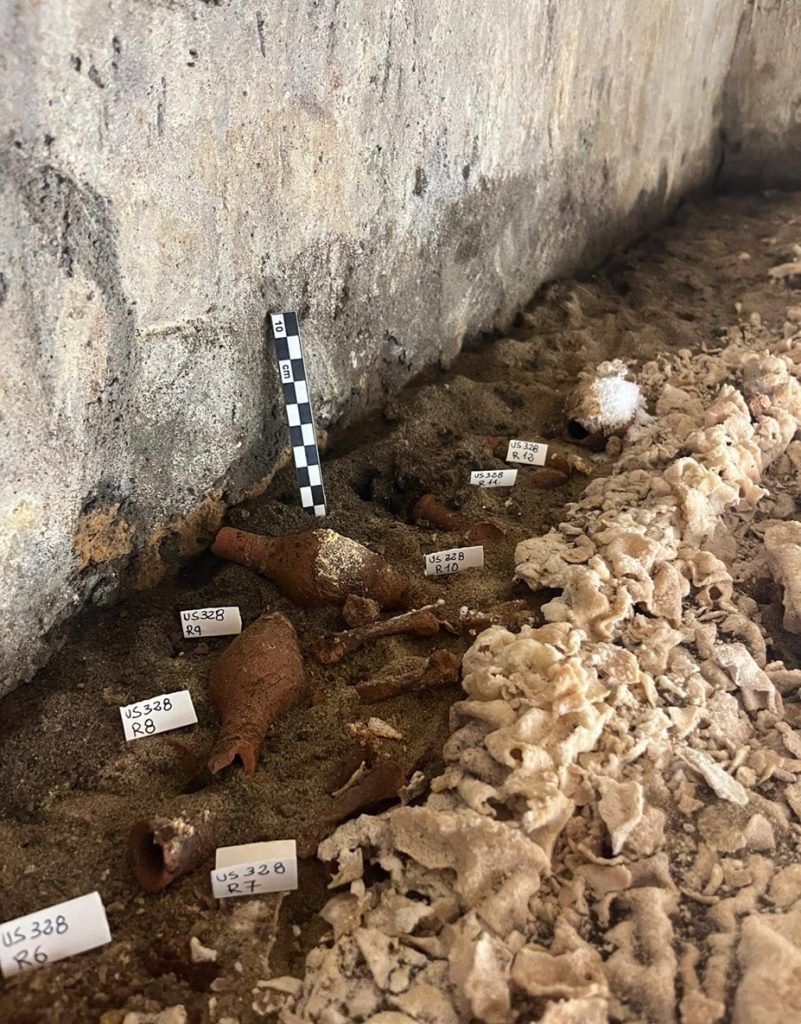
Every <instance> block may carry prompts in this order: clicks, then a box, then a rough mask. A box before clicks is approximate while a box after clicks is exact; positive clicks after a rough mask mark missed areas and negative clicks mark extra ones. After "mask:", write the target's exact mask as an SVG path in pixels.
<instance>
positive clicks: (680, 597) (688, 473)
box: [279, 325, 801, 1024]
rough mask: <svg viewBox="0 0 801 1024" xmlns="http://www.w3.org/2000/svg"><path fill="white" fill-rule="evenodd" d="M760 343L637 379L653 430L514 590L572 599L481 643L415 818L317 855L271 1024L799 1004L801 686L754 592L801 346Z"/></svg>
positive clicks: (631, 434)
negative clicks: (749, 581) (327, 867)
mask: <svg viewBox="0 0 801 1024" xmlns="http://www.w3.org/2000/svg"><path fill="white" fill-rule="evenodd" d="M764 343H765V338H764V333H760V330H759V327H758V325H752V328H751V329H749V330H747V331H741V330H740V329H738V330H737V331H732V332H731V336H730V339H729V344H728V346H727V347H725V348H724V349H723V350H722V351H720V352H719V353H715V354H708V353H702V354H700V355H697V356H692V355H691V354H690V353H689V352H680V353H678V354H672V355H671V356H670V358H669V359H668V358H666V359H665V360H663V361H660V362H658V363H650V364H647V365H646V366H645V367H643V369H642V373H641V380H642V382H643V386H644V388H645V389H646V391H647V392H648V393H649V394H650V396H651V398H652V400H653V402H654V407H655V416H654V417H653V418H652V419H650V420H647V419H646V418H645V417H641V418H640V421H638V422H636V423H635V424H634V425H632V426H631V427H630V429H629V431H628V433H627V436H626V440H625V445H624V448H623V453H622V456H621V458H620V460H619V461H618V463H617V466H616V468H615V472H614V473H613V474H612V475H611V476H609V477H608V478H606V479H602V480H600V479H599V480H594V481H593V482H592V483H591V484H590V485H589V487H588V488H587V490H586V491H585V493H584V495H583V497H582V498H581V500H580V501H578V502H577V503H576V504H575V505H573V506H570V507H569V510H568V515H567V519H566V521H565V522H564V523H562V524H561V525H560V527H559V528H558V529H556V530H554V531H552V532H551V533H550V534H549V535H548V536H547V537H545V538H533V539H532V540H530V541H526V542H524V543H522V544H520V545H519V547H518V549H517V553H516V570H517V575H518V577H519V578H520V579H523V580H525V581H526V582H527V583H529V584H530V586H531V587H532V588H534V589H539V588H541V587H549V588H554V589H556V590H558V591H559V594H558V596H556V597H555V598H554V599H553V600H551V601H550V602H549V603H547V604H546V605H545V606H544V609H543V612H544V614H545V617H546V624H545V625H543V626H541V627H539V628H531V627H528V626H524V627H523V628H522V629H521V630H520V632H519V633H518V634H513V633H510V632H508V631H507V630H505V629H504V628H502V627H500V626H493V627H491V628H490V629H488V630H486V631H485V632H483V633H482V634H481V635H480V636H479V637H478V638H477V639H476V641H475V643H474V644H473V646H472V647H471V648H470V650H469V651H468V652H467V654H466V655H465V658H464V666H463V687H464V690H465V699H464V700H462V701H460V702H459V703H457V704H456V705H455V706H454V708H453V709H452V713H451V723H452V735H451V737H450V739H449V740H448V742H447V744H446V746H445V749H444V759H445V762H446V769H445V771H444V773H443V774H442V775H441V776H439V777H438V778H436V779H434V780H433V781H432V784H431V792H430V794H429V796H428V798H427V800H426V801H425V803H424V804H422V805H419V806H412V805H408V806H401V807H398V808H395V809H393V810H391V811H388V812H386V813H385V814H383V815H381V816H378V817H374V816H370V815H362V816H361V817H360V818H358V819H356V820H354V821H350V822H347V823H345V824H344V825H342V826H340V827H339V828H338V829H337V830H336V832H335V833H334V834H333V835H332V836H331V837H329V838H328V839H327V840H326V841H325V842H323V843H322V845H321V847H320V849H319V855H320V856H321V857H322V858H323V859H325V860H327V861H334V862H338V867H339V871H338V874H337V875H336V877H335V879H334V882H333V883H332V884H333V886H334V887H344V888H343V891H341V892H339V893H337V894H336V895H334V896H333V898H332V899H331V900H330V901H329V903H328V904H327V905H326V907H325V910H324V912H323V916H324V918H325V920H326V921H327V922H328V923H329V925H330V927H331V931H330V933H329V934H328V936H327V937H324V939H323V940H322V941H321V943H320V945H319V946H318V947H316V948H315V949H314V950H313V951H312V952H311V954H310V955H309V957H308V960H307V967H306V974H305V977H304V979H303V986H302V990H301V992H300V994H299V995H298V997H297V999H296V1000H294V999H293V1000H292V1001H291V1002H287V1003H286V1004H285V1005H284V1007H283V1008H282V1009H281V1010H280V1011H279V1019H280V1020H281V1021H282V1022H283V1024H300V1022H315V1024H346V1022H347V1021H353V1020H356V1021H364V1022H368V1024H409V1022H414V1021H419V1022H426V1024H459V1022H466V1021H469V1020H475V1021H483V1022H487V1024H506V1022H516V1024H523V1022H529V1021H534V1020H535V1019H536V1020H538V1021H542V1022H548V1024H556V1022H576V1024H577V1022H579V1021H580V1022H582V1024H588V1022H589V1024H605V1022H607V1021H609V1020H610V1019H613V1020H615V1021H619V1022H631V1024H634V1022H642V1021H648V1022H649V1024H715V1022H723V1021H728V1020H731V1021H734V1022H735V1024H746V1022H749V1024H759V1022H762V1024H768V1022H773V1021H777V1022H778V1021H779V1020H783V1019H786V1012H787V1007H791V1006H792V1007H798V1006H799V1005H801V970H799V968H798V964H799V963H801V959H799V953H798V945H799V936H801V900H796V901H795V902H794V901H793V900H794V895H793V891H792V880H791V879H790V878H789V877H786V878H785V875H784V873H782V874H779V875H777V874H776V871H775V868H774V862H773V860H772V859H771V858H772V856H776V857H779V856H780V855H783V856H785V857H786V858H787V860H788V862H791V861H792V859H794V857H795V854H794V852H793V851H794V845H795V842H796V840H795V837H794V830H797V829H798V828H799V826H797V825H793V824H791V809H792V813H794V814H796V815H798V816H799V817H801V795H799V794H801V782H800V781H799V775H800V774H801V757H799V754H801V736H799V734H798V733H797V732H796V729H795V727H796V726H797V725H801V716H799V715H792V716H789V717H788V708H789V707H790V704H789V703H788V701H789V699H790V697H791V696H792V694H793V693H794V692H795V690H796V689H797V688H798V685H799V682H801V680H799V679H798V678H797V675H798V674H797V673H796V672H795V671H794V669H793V668H791V667H790V668H788V667H786V666H784V665H783V663H781V662H776V661H773V662H769V663H768V662H767V658H766V649H767V646H766V642H765V638H764V635H763V631H762V630H761V629H760V628H759V622H758V618H759V616H758V611H757V605H756V603H755V602H754V601H753V600H751V598H749V597H746V596H745V595H743V594H742V593H741V592H740V589H739V584H740V582H741V581H742V580H743V579H745V578H746V577H747V576H748V574H749V572H751V571H752V570H753V571H756V568H760V567H761V569H764V567H765V563H764V556H762V555H759V554H758V553H757V554H755V552H754V540H753V538H754V536H757V537H759V534H760V530H761V529H762V528H763V526H764V523H763V522H762V520H761V518H760V516H761V512H760V508H761V506H762V505H763V504H765V502H766V496H767V494H768V487H769V488H771V490H772V491H773V492H774V496H775V494H776V493H777V492H779V491H781V490H782V488H784V487H786V486H787V481H788V480H792V486H794V487H795V493H797V491H798V485H797V483H796V482H795V480H796V477H794V476H793V474H792V473H791V472H790V470H791V468H792V467H789V466H788V464H787V462H786V460H787V459H788V458H789V456H788V455H787V454H785V453H786V452H787V450H788V446H789V445H790V443H791V441H792V438H793V435H794V433H795V431H796V429H797V427H798V424H799V421H801V402H799V401H798V398H799V395H801V390H799V385H798V382H797V380H796V376H797V375H798V373H799V367H798V365H797V363H796V361H795V358H794V356H795V349H794V348H793V342H792V340H783V341H781V342H779V343H778V344H777V345H775V346H774V349H773V352H772V353H767V352H759V351H757V349H758V347H759V344H761V345H762V346H764ZM771 500H774V498H772V499H771ZM757 546H758V545H757ZM760 558H761V559H762V561H761V562H760ZM733 569H735V570H736V574H735V572H733V571H732V570H733ZM777 685H781V688H782V691H783V693H780V692H779V690H778V689H777ZM782 697H784V699H782ZM782 790H784V796H782ZM781 851H784V853H783V854H782V853H781ZM371 864H373V865H376V866H377V867H379V868H380V869H381V872H382V877H383V879H384V880H383V881H380V882H372V883H369V884H368V883H367V881H366V880H365V878H364V874H365V873H366V872H367V870H368V867H369V865H371ZM774 876H775V883H774V885H773V886H772V885H771V881H772V879H774ZM795 895H796V896H801V892H796V893H795ZM782 1013H784V1014H785V1017H782Z"/></svg>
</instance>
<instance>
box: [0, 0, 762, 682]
mask: <svg viewBox="0 0 801 1024" xmlns="http://www.w3.org/2000/svg"><path fill="white" fill-rule="evenodd" d="M743 9H744V5H743V2H742V0H671V2H658V3H647V4H644V3H641V2H639V0H597V2H593V3H587V2H586V0H558V2H557V0H543V2H541V3H531V2H530V0H502V2H501V0H492V2H477V0H448V2H447V3H445V4H442V3H439V4H432V3H430V2H428V0H409V2H407V3H403V4H394V3H392V4H390V3H377V2H375V0H296V2H293V3H288V2H272V3H266V2H264V0H258V2H251V0H238V2H236V3H234V2H229V0H218V2H216V3H207V2H201V0H136V2H135V0H127V2H123V0H106V2H105V3H103V4H98V3H97V2H96V0H42V2H41V3H39V4H29V3H23V2H22V0H18V2H10V3H7V4H4V5H2V11H1V12H0V19H2V24H0V31H1V32H2V39H3V48H2V58H0V117H1V120H2V124H3V135H2V152H1V153H0V250H1V251H2V265H0V345H1V346H2V365H1V366H0V693H2V692H3V691H5V690H8V689H9V688H10V687H11V686H13V685H15V684H16V683H17V682H18V681H20V680H24V679H26V678H29V677H30V675H31V674H32V673H33V671H34V670H35V668H36V667H37V666H38V665H39V664H41V663H42V661H43V660H44V659H45V658H46V656H47V655H48V653H49V652H51V651H52V649H53V648H54V645H56V644H57V642H58V636H59V628H58V627H59V625H60V624H61V623H63V622H64V621H65V620H67V619H68V618H69V616H70V615H71V614H72V613H74V612H75V610H76V609H78V608H79V607H81V605H82V604H84V603H85V602H86V601H87V600H88V599H91V600H94V601H98V602H100V601H105V600H108V599H110V598H112V597H113V596H114V594H115V593H116V592H117V591H118V589H119V587H120V585H121V583H125V584H127V583H131V584H133V585H147V584H148V583H151V582H153V581H154V580H155V579H156V578H158V575H159V573H160V571H161V570H162V567H163V564H164V563H165V562H167V561H170V560H174V559H175V558H179V557H181V556H185V555H188V554H189V553H191V552H192V551H193V550H195V549H196V548H197V547H198V546H199V545H201V544H202V543H203V542H204V541H205V539H206V538H207V536H208V532H209V530H211V529H212V528H213V527H214V525H215V524H216V523H217V522H218V521H219V519H220V516H221V515H222V513H223V511H224V508H225V507H226V504H227V503H230V502H232V501H235V500H237V499H238V498H241V496H242V495H243V494H245V493H247V492H248V491H252V490H253V489H254V488H257V487H258V486H259V485H260V482H263V481H264V479H265V478H266V477H267V476H268V475H269V473H270V471H271V469H272V467H273V466H274V465H275V461H276V458H277V456H278V454H279V453H280V451H281V449H282V447H283V446H284V445H285V443H286V442H285V428H284V421H283V417H282V410H281V406H280V401H279V391H278V383H277V378H276V372H275V367H274V365H273V360H272V358H271V357H270V355H269V353H268V352H267V351H266V347H265V337H264V318H265V313H266V312H267V311H268V310H271V309H272V310H279V309H284V310H286V309H295V310H297V311H298V312H299V314H300V316H301V320H302V326H303V332H304V339H305V344H306V348H307V355H308V357H309V361H310V369H311V374H312V377H313V392H314V395H315V398H316V403H317V411H318V417H319V419H320V420H321V422H322V423H323V424H328V423H331V422H332V421H334V420H335V419H337V418H338V417H340V416H342V415H343V414H345V413H346V414H347V415H348V416H350V417H353V416H355V415H357V414H358V412H359V411H360V410H362V409H364V408H366V407H367V406H369V405H371V404H375V403H376V402H377V401H379V400H380V399H381V397H382V396H383V395H385V394H387V393H388V392H389V391H391V390H393V389H396V388H397V387H399V386H400V385H401V384H403V383H404V381H406V380H407V379H408V378H409V377H410V375H412V374H413V373H415V372H416V371H417V370H419V369H420V368H421V367H423V366H424V365H425V364H427V363H431V362H433V361H436V360H437V359H440V360H443V361H445V362H447V361H448V360H450V359H451V358H452V357H453V356H454V355H455V354H456V352H457V351H458V349H459V346H460V344H461V342H462V340H463V338H464V337H465V336H466V335H471V334H475V333H477V332H481V331H490V330H494V329H502V328H503V327H504V325H506V324H508V323H509V321H510V319H511V318H512V316H513V314H514V312H515V310H516V309H518V308H519V306H520V305H521V304H522V303H523V302H525V300H527V299H528V298H529V297H530V296H531V295H532V293H533V292H534V291H535V289H536V288H537V287H538V286H539V285H540V284H541V283H542V282H544V281H547V280H549V279H551V278H554V277H555V276H558V275H559V274H562V273H564V272H567V271H569V270H572V269H574V268H576V267H577V266H578V265H580V264H582V263H589V262H591V261H593V260H597V259H598V258H600V257H601V256H602V255H603V253H604V252H606V251H607V250H608V249H609V248H610V246H612V245H614V244H617V243H620V242H621V241H624V240H626V239H627V238H629V237H631V236H632V235H633V234H635V233H637V232H639V231H640V230H642V229H643V228H644V227H645V226H646V225H648V224H650V223H653V222H655V221H657V220H658V219H659V218H660V217H662V216H663V215H664V213H665V211H666V210H668V209H669V208H670V206H671V205H672V204H673V203H674V202H675V201H676V200H677V199H678V198H679V197H680V196H681V195H683V194H684V193H686V192H687V191H688V190H690V189H692V188H694V187H696V186H698V185H700V184H702V183H703V182H705V181H706V180H708V179H709V177H710V175H711V174H712V173H713V172H714V169H715V168H716V167H717V165H718V163H719V161H720V157H721V149H720V129H721V118H722V110H723V102H724V90H725V88H726V86H727V81H729V80H730V79H731V75H730V70H731V62H732V53H733V51H734V48H735V43H736V41H737V39H738V30H739V31H740V42H739V43H738V47H740V48H742V47H743V45H744V44H743V36H742V32H743V29H742V24H741V19H742V15H743ZM741 59H743V60H744V59H745V58H741ZM738 74H740V76H741V78H742V75H745V78H746V79H747V71H743V72H738ZM730 109H733V108H730Z"/></svg>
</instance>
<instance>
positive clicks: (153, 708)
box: [120, 690, 197, 740]
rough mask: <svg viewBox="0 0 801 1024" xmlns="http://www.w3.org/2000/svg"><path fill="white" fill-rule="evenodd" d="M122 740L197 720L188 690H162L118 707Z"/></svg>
mask: <svg viewBox="0 0 801 1024" xmlns="http://www.w3.org/2000/svg"><path fill="white" fill-rule="evenodd" d="M120 715H121V716H122V728H123V730H124V731H125V738H126V740H138V739H141V738H142V737H143V736H155V735H156V733H157V732H167V731H168V730H169V729H180V728H181V726H182V725H194V724H195V722H197V715H196V714H195V706H194V704H193V703H192V697H191V695H190V693H189V691H188V690H176V692H175V693H162V694H161V696H160V697H151V698H150V699H149V700H140V701H137V702H136V704H128V705H127V706H126V707H124V708H120Z"/></svg>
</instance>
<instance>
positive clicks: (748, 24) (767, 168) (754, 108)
mask: <svg viewBox="0 0 801 1024" xmlns="http://www.w3.org/2000/svg"><path fill="white" fill-rule="evenodd" d="M724 100H725V102H724V120H723V131H724V145H725V161H724V163H723V167H722V171H723V177H724V179H725V180H726V181H728V182H733V183H735V184H738V185H744V186H747V187H759V186H766V185H767V186H779V187H790V188H798V186H799V185H801V4H799V3H798V0H750V2H749V3H748V4H747V5H746V8H745V10H744V12H743V16H742V21H741V24H740V31H739V33H738V36H737V44H736V47H735V50H734V54H733V57H732V65H731V73H730V75H729V79H728V82H727V85H726V89H725V92H724Z"/></svg>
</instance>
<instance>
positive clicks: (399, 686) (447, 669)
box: [356, 650, 459, 704]
mask: <svg viewBox="0 0 801 1024" xmlns="http://www.w3.org/2000/svg"><path fill="white" fill-rule="evenodd" d="M458 680H459V659H458V658H457V657H456V655H455V654H451V652H450V651H446V650H439V651H434V653H433V654H432V655H431V657H430V658H429V659H428V661H427V662H426V664H425V665H424V666H423V668H422V669H417V668H415V669H412V671H410V672H404V673H402V674H401V675H397V676H389V677H387V678H385V679H371V680H370V681H369V682H367V683H359V684H358V685H357V686H356V692H357V693H358V694H359V697H360V698H361V699H362V701H363V702H364V703H365V704H377V703H378V702H379V701H382V700H389V698H390V697H397V695H398V694H399V693H409V692H411V691H414V690H431V689H434V688H435V687H437V686H449V685H450V684H451V683H456V682H458Z"/></svg>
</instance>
